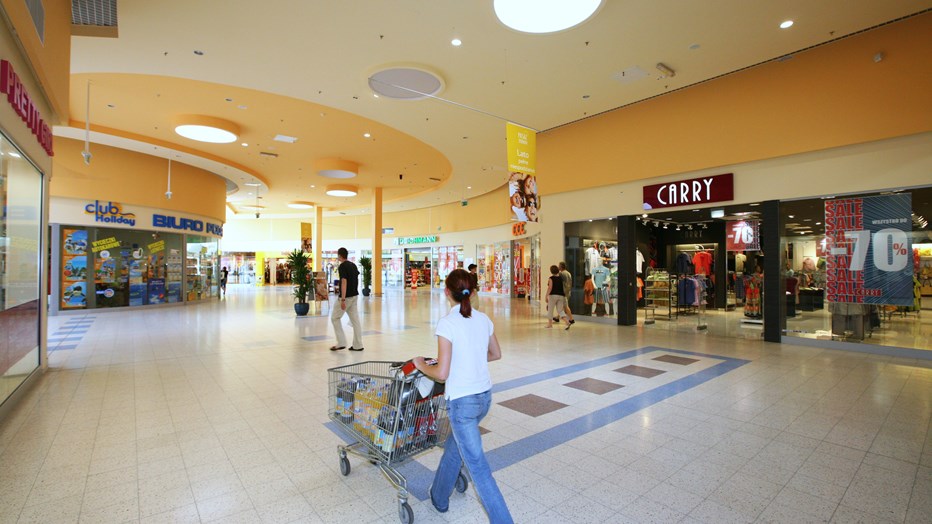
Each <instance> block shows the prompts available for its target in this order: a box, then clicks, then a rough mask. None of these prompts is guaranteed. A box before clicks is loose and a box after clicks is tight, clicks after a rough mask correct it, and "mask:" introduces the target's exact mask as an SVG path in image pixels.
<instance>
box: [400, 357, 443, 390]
mask: <svg viewBox="0 0 932 524" xmlns="http://www.w3.org/2000/svg"><path fill="white" fill-rule="evenodd" d="M425 362H426V363H427V364H428V365H430V366H435V365H437V360H436V359H425ZM391 367H392V369H395V372H396V373H398V375H397V377H398V378H400V377H410V376H414V375H420V378H419V379H418V380H416V381H415V382H416V383H417V390H418V399H425V398H433V397H436V396H437V395H443V394H444V392H445V391H446V387H445V386H444V384H443V382H434V381H433V380H431V379H430V378H429V377H427V376H426V375H424V374H423V373H421V372H420V371H418V370H417V368H416V367H414V363H413V362H412V361H411V360H408V361H406V362H396V363H394V364H392V366H391ZM406 386H407V385H406ZM392 399H393V400H394V399H395V397H394V395H393V396H392Z"/></svg>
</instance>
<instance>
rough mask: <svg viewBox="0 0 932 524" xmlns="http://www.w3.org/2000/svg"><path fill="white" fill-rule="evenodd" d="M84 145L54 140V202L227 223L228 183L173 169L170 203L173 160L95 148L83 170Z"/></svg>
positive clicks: (51, 187)
mask: <svg viewBox="0 0 932 524" xmlns="http://www.w3.org/2000/svg"><path fill="white" fill-rule="evenodd" d="M83 149H84V143H83V142H80V141H78V140H70V139H67V138H62V137H55V157H54V158H53V160H52V169H53V174H54V176H53V177H52V181H51V183H50V184H49V192H50V194H51V195H52V196H59V197H71V198H85V199H88V200H95V199H98V200H113V201H115V202H121V203H127V204H136V205H140V206H149V207H156V208H162V209H171V210H174V211H182V212H187V213H194V214H198V215H204V216H207V217H210V218H214V219H216V220H217V221H219V222H221V223H222V222H225V221H226V183H225V182H224V181H223V179H221V178H220V177H218V176H216V175H214V174H213V173H210V172H208V171H204V170H203V169H200V168H196V167H192V166H189V165H187V164H182V163H179V162H173V163H172V199H171V200H168V199H166V198H165V190H166V187H167V185H168V184H167V178H168V160H167V159H165V158H158V157H154V156H149V155H144V154H141V153H136V152H133V151H126V150H123V149H117V148H113V147H107V146H102V145H99V144H91V154H93V158H92V159H91V164H90V165H86V164H84V159H83V158H81V151H82V150H83Z"/></svg>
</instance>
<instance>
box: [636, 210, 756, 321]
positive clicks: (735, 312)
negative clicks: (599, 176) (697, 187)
mask: <svg viewBox="0 0 932 524" xmlns="http://www.w3.org/2000/svg"><path fill="white" fill-rule="evenodd" d="M758 207H759V204H757V203H751V204H744V205H734V206H727V207H724V208H722V209H719V210H716V211H715V212H714V215H715V216H714V218H713V210H710V209H695V210H683V211H666V212H654V213H652V214H644V215H641V217H640V218H639V220H638V222H637V224H636V238H637V250H638V252H639V264H638V286H639V294H638V301H637V305H638V322H639V323H640V322H644V323H645V324H646V325H648V326H651V327H654V328H659V329H667V330H674V331H687V332H697V331H699V332H709V333H712V334H715V335H720V336H727V337H737V338H750V339H759V338H761V337H762V336H763V326H764V314H763V313H764V311H763V304H764V301H763V283H764V280H763V279H764V274H763V267H764V266H763V264H764V250H763V247H764V246H761V245H760V234H759V232H760V224H761V214H760V212H759V211H758V210H757V208H758ZM640 256H642V257H643V259H644V262H643V263H641V262H640Z"/></svg>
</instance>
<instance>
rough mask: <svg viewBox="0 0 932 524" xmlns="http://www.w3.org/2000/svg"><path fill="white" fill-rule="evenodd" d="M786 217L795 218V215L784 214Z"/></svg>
mask: <svg viewBox="0 0 932 524" xmlns="http://www.w3.org/2000/svg"><path fill="white" fill-rule="evenodd" d="M786 216H787V217H788V218H796V215H786Z"/></svg>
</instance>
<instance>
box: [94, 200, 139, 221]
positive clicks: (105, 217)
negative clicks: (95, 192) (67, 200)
mask: <svg viewBox="0 0 932 524" xmlns="http://www.w3.org/2000/svg"><path fill="white" fill-rule="evenodd" d="M84 214H85V215H94V222H102V223H104V224H126V225H127V226H135V225H136V214H135V213H124V212H123V206H122V205H121V204H120V203H119V202H107V203H103V202H101V201H100V200H95V201H94V202H93V203H89V204H87V205H86V206H84Z"/></svg>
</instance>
